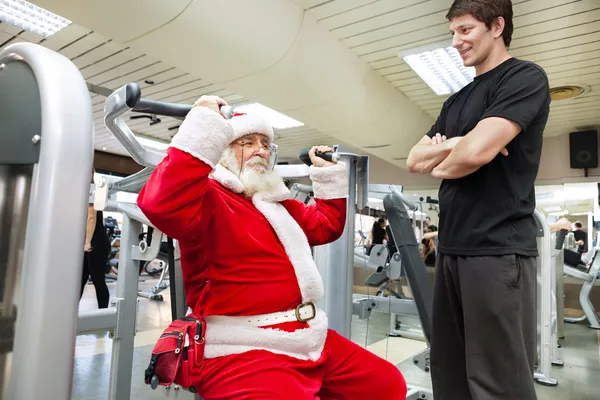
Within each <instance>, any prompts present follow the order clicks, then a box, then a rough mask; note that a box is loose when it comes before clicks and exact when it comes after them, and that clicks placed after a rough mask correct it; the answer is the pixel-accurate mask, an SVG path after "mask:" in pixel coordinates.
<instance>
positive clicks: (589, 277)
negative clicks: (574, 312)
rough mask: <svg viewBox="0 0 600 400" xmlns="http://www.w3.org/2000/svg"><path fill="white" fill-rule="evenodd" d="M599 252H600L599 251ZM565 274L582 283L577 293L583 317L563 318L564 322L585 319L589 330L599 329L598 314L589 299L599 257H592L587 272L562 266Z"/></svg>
mask: <svg viewBox="0 0 600 400" xmlns="http://www.w3.org/2000/svg"><path fill="white" fill-rule="evenodd" d="M599 251H600V250H599ZM563 266H564V271H565V274H567V275H569V276H571V277H573V278H577V279H581V280H582V281H583V285H582V286H581V291H580V292H579V304H580V305H581V309H582V310H583V316H581V317H579V318H565V319H564V321H565V322H569V323H577V322H582V321H585V320H586V319H587V321H588V322H589V325H588V327H589V328H591V329H600V319H599V318H598V313H597V312H596V308H595V307H594V304H593V303H592V300H591V299H590V293H591V291H592V289H593V287H594V282H595V281H596V278H597V276H598V272H599V270H600V257H599V256H598V252H596V255H595V256H594V261H593V262H592V266H591V267H590V269H589V271H588V272H587V273H586V272H583V271H580V270H578V269H577V268H573V267H571V266H569V265H564V264H563Z"/></svg>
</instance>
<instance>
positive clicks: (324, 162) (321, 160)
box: [308, 146, 336, 167]
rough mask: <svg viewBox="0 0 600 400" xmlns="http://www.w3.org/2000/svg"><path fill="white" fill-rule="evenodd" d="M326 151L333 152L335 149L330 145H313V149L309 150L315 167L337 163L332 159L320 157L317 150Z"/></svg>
mask: <svg viewBox="0 0 600 400" xmlns="http://www.w3.org/2000/svg"><path fill="white" fill-rule="evenodd" d="M317 151H318V152H320V153H326V152H328V151H331V152H333V149H332V148H331V147H329V146H313V147H312V149H310V151H309V152H308V156H309V157H310V161H312V164H313V165H314V166H315V167H328V166H331V165H335V164H336V163H334V162H332V161H327V160H325V159H324V158H321V157H318V156H317V155H316V152H317Z"/></svg>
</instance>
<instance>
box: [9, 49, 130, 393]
mask: <svg viewBox="0 0 600 400" xmlns="http://www.w3.org/2000/svg"><path fill="white" fill-rule="evenodd" d="M0 93H1V94H2V96H0V120H1V121H2V125H1V126H2V128H1V129H2V133H1V134H0V265H1V266H2V268H0V288H1V289H0V291H1V294H0V397H2V398H4V399H46V398H47V399H53V400H67V399H70V398H71V387H72V377H73V357H74V351H75V329H74V327H75V324H76V323H77V304H78V300H79V291H80V286H81V271H82V255H83V242H84V236H85V224H86V220H87V203H88V196H89V185H90V173H91V171H92V156H93V151H94V140H93V138H94V133H93V124H92V104H91V100H90V96H89V92H88V90H87V86H86V84H85V81H84V79H83V77H82V76H81V73H80V72H79V70H78V69H77V68H76V67H75V65H74V64H73V63H72V62H71V61H70V60H69V59H68V58H66V57H65V56H63V55H61V54H59V53H56V52H54V51H52V50H49V49H47V48H44V47H42V46H39V45H36V44H32V43H17V44H12V45H9V46H7V47H5V48H4V49H3V50H2V51H0ZM74 155H76V156H74ZM64 243H69V244H72V246H64ZM57 249H60V251H57ZM49 266H52V268H49ZM130 363H131V359H130Z"/></svg>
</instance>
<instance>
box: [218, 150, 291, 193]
mask: <svg viewBox="0 0 600 400" xmlns="http://www.w3.org/2000/svg"><path fill="white" fill-rule="evenodd" d="M219 164H221V165H222V166H223V167H225V168H227V169H228V170H229V171H231V172H232V173H233V174H234V175H235V176H237V177H238V179H239V180H240V182H242V184H243V185H244V191H243V193H244V194H245V195H246V196H248V197H252V196H254V195H255V194H256V193H262V192H270V191H273V190H274V189H275V188H276V187H278V186H279V185H281V182H282V179H281V177H280V176H279V174H278V173H277V172H275V171H273V170H270V169H269V163H267V162H266V161H265V160H264V159H263V158H261V157H259V156H255V157H253V158H251V159H249V160H248V161H246V163H245V164H244V168H243V170H242V171H240V167H239V166H238V161H237V160H236V158H235V153H234V152H233V150H232V148H231V147H228V148H227V149H225V151H224V152H223V155H222V156H221V160H219ZM253 165H262V166H263V167H264V168H265V172H262V173H261V172H257V171H256V169H254V168H252V166H253Z"/></svg>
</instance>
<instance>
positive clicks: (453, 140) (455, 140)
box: [431, 133, 508, 156]
mask: <svg viewBox="0 0 600 400" xmlns="http://www.w3.org/2000/svg"><path fill="white" fill-rule="evenodd" d="M463 137H464V136H455V137H453V138H450V139H446V135H440V134H439V133H436V134H435V136H434V137H432V138H431V144H440V143H443V142H446V141H447V142H448V143H447V144H450V148H452V149H453V148H454V146H456V144H457V143H458V142H459V141H460V140H461V139H462V138H463ZM500 154H502V155H504V156H507V155H508V150H506V147H503V148H502V150H500Z"/></svg>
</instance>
